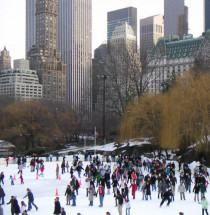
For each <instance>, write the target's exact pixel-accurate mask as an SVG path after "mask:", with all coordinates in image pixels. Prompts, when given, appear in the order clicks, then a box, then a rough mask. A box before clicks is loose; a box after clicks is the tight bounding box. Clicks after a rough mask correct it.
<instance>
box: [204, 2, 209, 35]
mask: <svg viewBox="0 0 210 215" xmlns="http://www.w3.org/2000/svg"><path fill="white" fill-rule="evenodd" d="M204 8H205V13H204V14H205V15H204V16H205V20H204V22H205V31H207V30H210V0H204Z"/></svg>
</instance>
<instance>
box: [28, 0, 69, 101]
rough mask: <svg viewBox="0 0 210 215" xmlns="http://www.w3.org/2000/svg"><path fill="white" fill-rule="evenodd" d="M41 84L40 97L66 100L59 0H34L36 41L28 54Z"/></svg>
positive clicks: (31, 66) (50, 99) (31, 65)
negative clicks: (59, 31)
mask: <svg viewBox="0 0 210 215" xmlns="http://www.w3.org/2000/svg"><path fill="white" fill-rule="evenodd" d="M27 58H28V60H30V68H31V69H33V70H36V71H37V73H38V76H39V81H40V83H41V84H42V86H43V99H44V100H49V101H53V102H58V103H61V102H62V103H64V102H65V101H66V68H65V66H66V65H65V64H63V63H62V62H61V60H60V52H59V50H58V0H36V45H35V46H32V47H31V48H30V50H29V52H28V54H27Z"/></svg>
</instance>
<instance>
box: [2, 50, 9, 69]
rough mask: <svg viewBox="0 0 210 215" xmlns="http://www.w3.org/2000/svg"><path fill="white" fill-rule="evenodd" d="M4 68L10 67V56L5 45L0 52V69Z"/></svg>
mask: <svg viewBox="0 0 210 215" xmlns="http://www.w3.org/2000/svg"><path fill="white" fill-rule="evenodd" d="M4 69H11V57H10V55H9V51H7V49H6V47H4V49H3V51H1V54H0V71H2V70H4Z"/></svg>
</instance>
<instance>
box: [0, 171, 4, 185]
mask: <svg viewBox="0 0 210 215" xmlns="http://www.w3.org/2000/svg"><path fill="white" fill-rule="evenodd" d="M1 183H2V184H4V172H1V174H0V184H1Z"/></svg>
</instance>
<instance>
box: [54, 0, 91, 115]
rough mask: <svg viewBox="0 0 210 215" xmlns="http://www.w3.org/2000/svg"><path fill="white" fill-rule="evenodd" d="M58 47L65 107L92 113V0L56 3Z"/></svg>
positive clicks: (60, 0) (66, 0) (65, 0)
mask: <svg viewBox="0 0 210 215" xmlns="http://www.w3.org/2000/svg"><path fill="white" fill-rule="evenodd" d="M58 6H59V9H58V10H59V17H58V26H59V27H58V28H59V29H58V41H59V43H58V46H59V50H60V51H61V59H62V61H63V62H64V63H65V64H66V81H67V82H66V90H67V91H66V98H67V103H68V104H69V106H70V107H72V108H73V109H74V110H77V111H79V112H81V111H86V112H88V113H90V110H91V73H92V0H59V3H58Z"/></svg>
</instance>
